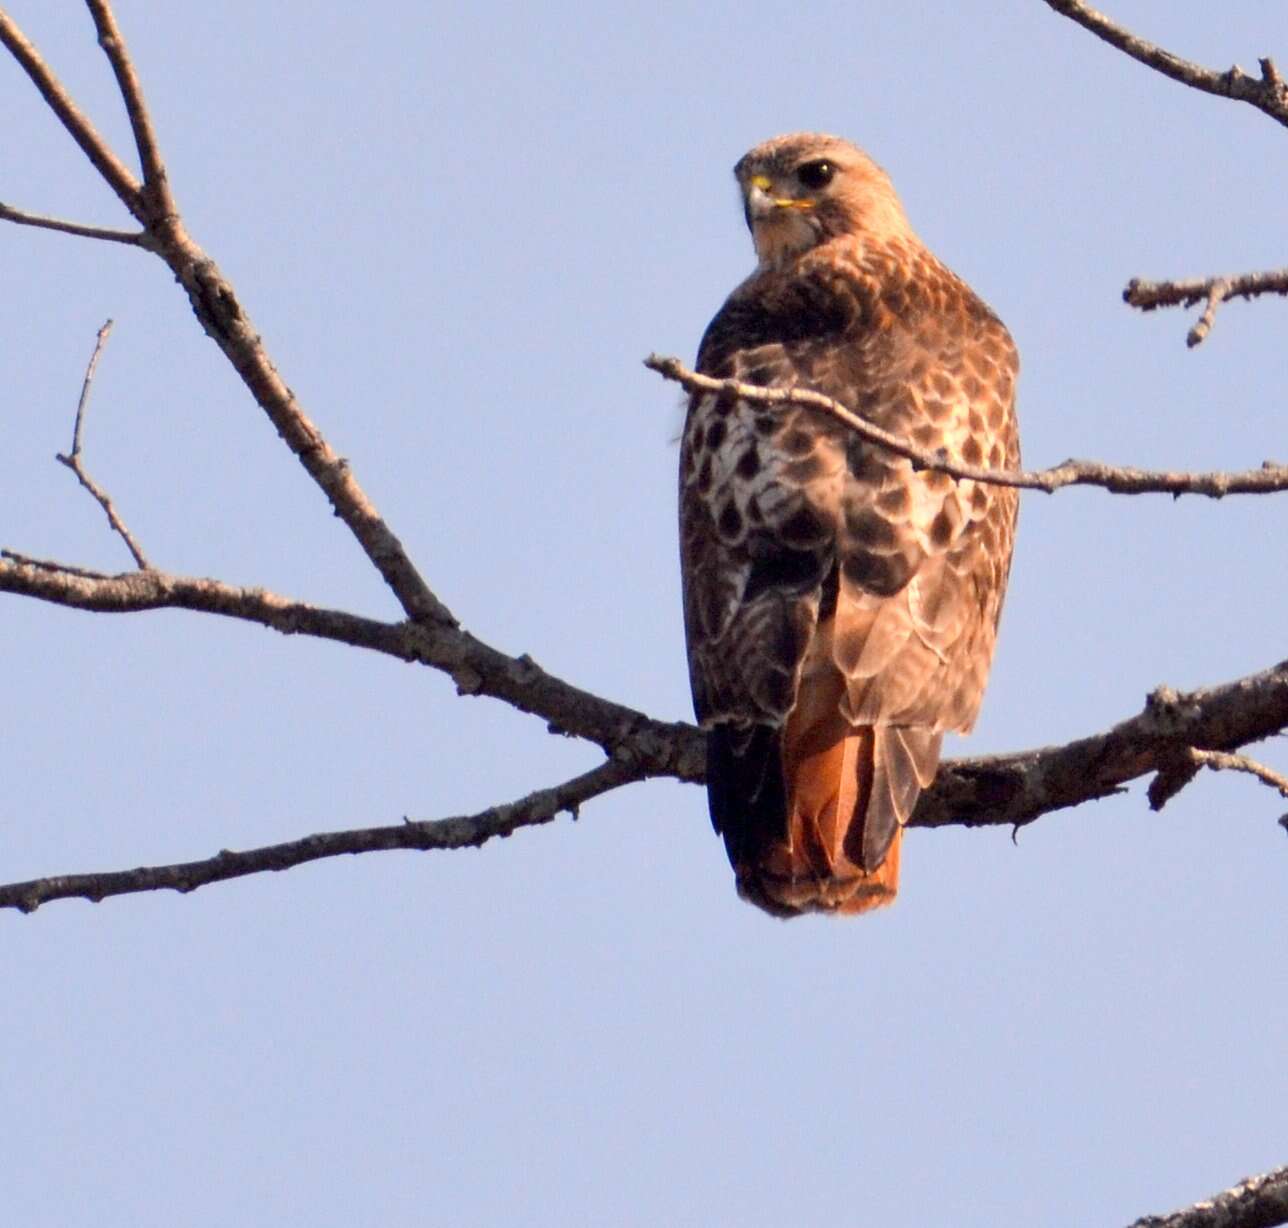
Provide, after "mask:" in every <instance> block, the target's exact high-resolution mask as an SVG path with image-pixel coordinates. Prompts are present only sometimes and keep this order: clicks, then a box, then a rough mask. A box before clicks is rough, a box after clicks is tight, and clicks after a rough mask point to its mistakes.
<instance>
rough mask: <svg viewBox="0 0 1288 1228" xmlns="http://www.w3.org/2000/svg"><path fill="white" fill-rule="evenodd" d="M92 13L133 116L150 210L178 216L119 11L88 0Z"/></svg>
mask: <svg viewBox="0 0 1288 1228" xmlns="http://www.w3.org/2000/svg"><path fill="white" fill-rule="evenodd" d="M85 2H86V4H87V5H88V6H89V11H90V15H91V16H92V17H93V18H94V25H95V27H96V28H97V30H98V45H99V46H100V47H102V49H103V53H104V54H105V55H106V56H107V59H108V62H109V63H110V64H111V65H112V71H113V73H115V74H116V84H117V87H118V88H119V89H120V91H121V98H122V100H123V101H124V103H125V110H126V114H128V115H129V117H130V128H131V129H132V130H133V132H134V145H135V148H136V149H137V150H138V152H139V164H140V165H141V166H142V167H143V196H144V199H145V201H146V202H147V206H148V213H149V216H150V218H151V219H152V221H153V223H154V224H155V223H156V222H158V221H161V220H163V219H166V218H170V217H177V216H178V213H179V209H178V207H177V206H176V205H175V203H174V197H173V196H172V195H171V193H170V180H169V176H168V175H167V174H166V169H165V163H164V161H163V160H162V158H161V150H160V147H159V146H158V145H157V136H156V130H155V129H154V128H153V125H152V116H151V114H150V113H149V111H148V105H147V103H146V102H145V101H144V98H143V86H142V85H141V84H140V82H139V77H138V73H136V72H135V71H134V63H133V61H132V60H131V59H130V55H129V51H128V50H127V48H126V46H125V40H124V39H123V38H122V37H121V31H120V28H119V27H118V26H117V24H116V15H115V14H114V13H113V12H112V6H111V4H109V3H108V2H107V0H85Z"/></svg>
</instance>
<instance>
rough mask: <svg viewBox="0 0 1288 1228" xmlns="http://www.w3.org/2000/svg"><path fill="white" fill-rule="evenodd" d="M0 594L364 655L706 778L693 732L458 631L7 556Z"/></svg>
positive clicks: (181, 580) (146, 575)
mask: <svg viewBox="0 0 1288 1228" xmlns="http://www.w3.org/2000/svg"><path fill="white" fill-rule="evenodd" d="M0 592H10V593H15V594H20V595H22V596H27V597H34V598H36V599H37V600H40V601H48V602H50V603H52V604H54V605H61V606H68V607H71V608H72V609H79V610H92V611H97V612H99V613H114V614H124V613H131V612H135V611H142V610H160V609H182V610H196V611H201V612H203V613H207V614H218V615H222V616H224V617H228V618H237V619H242V620H244V621H246V622H252V623H258V624H259V625H260V626H264V627H270V628H272V629H273V630H275V631H280V632H281V633H282V634H284V635H310V636H314V637H316V638H318V639H325V640H332V641H334V642H337V643H342V644H349V645H352V646H353V647H355V648H367V649H370V650H372V651H374V652H380V653H384V654H385V655H386V656H391V657H396V658H398V659H399V660H401V661H410V662H416V663H418V664H421V665H428V666H430V667H432V668H434V669H437V670H441V671H442V672H444V673H446V674H448V675H449V676H450V677H451V678H452V680H453V682H455V684H456V688H457V690H458V692H460V693H461V694H462V695H488V696H491V697H492V698H494V699H499V700H502V701H503V702H505V703H507V704H509V705H510V706H511V707H513V708H517V709H518V710H519V711H520V712H527V713H529V714H531V715H534V716H538V717H540V718H542V719H543V720H545V721H546V723H547V724H548V725H549V726H550V730H551V732H552V733H559V734H567V735H571V736H573V737H578V738H584V739H586V740H587V741H590V742H594V743H595V744H596V745H598V746H600V747H601V748H602V749H603V750H604V753H605V754H607V755H609V756H610V757H617V756H620V755H622V754H625V755H628V756H630V757H632V758H633V759H634V760H635V761H637V762H639V763H640V764H642V765H643V766H644V768H645V769H646V774H647V775H657V776H675V777H677V778H678V779H680V780H694V781H700V780H702V779H703V774H702V773H703V766H702V765H703V761H704V755H705V751H704V749H703V745H702V739H701V736H700V735H699V734H698V731H697V730H696V729H694V728H693V726H692V725H687V724H684V723H682V722H676V723H669V722H665V721H657V720H653V719H652V718H651V717H648V716H646V715H645V714H644V713H642V712H638V711H636V710H635V709H634V708H628V707H626V706H625V705H623V704H617V703H613V702H612V701H611V700H607V699H601V698H600V697H599V696H598V695H593V694H591V693H590V692H589V691H583V690H581V689H580V688H578V687H575V686H572V685H571V684H569V683H567V682H564V681H563V680H562V679H560V678H556V677H555V676H554V675H552V674H549V673H547V672H546V671H545V670H543V669H542V668H541V667H540V666H539V665H538V664H537V663H536V662H535V661H533V660H532V658H531V657H529V656H527V655H526V654H524V655H522V656H517V657H511V656H507V655H506V654H505V653H502V652H499V651H498V650H497V649H495V648H493V647H491V646H490V645H489V644H485V643H484V642H483V641H482V640H479V639H477V638H476V637H475V636H473V635H471V634H470V633H469V632H468V631H465V630H462V629H461V628H459V627H457V626H454V625H453V626H447V625H443V624H437V623H423V622H415V621H412V620H410V619H408V620H406V621H404V622H398V623H386V622H380V621H378V620H376V619H372V618H363V617H361V616H359V615H356V614H348V613H345V612H343V611H340V610H328V609H322V608H319V607H317V606H312V605H308V604H306V603H305V602H301V601H293V600H291V599H289V598H287V597H282V596H279V595H278V594H276V593H271V592H268V591H266V590H264V589H261V588H241V587H238V586H236V585H232V584H225V583H223V582H222V581H219V580H209V579H199V578H195V577H191V576H176V575H170V574H168V573H166V572H162V571H156V570H148V571H133V572H127V573H125V574H124V575H119V576H106V575H102V574H100V573H97V572H91V571H87V570H85V569H83V568H76V567H67V566H64V565H63V564H60V563H54V562H50V561H47V560H41V559H32V558H29V557H27V556H25V555H21V554H17V553H15V552H14V551H11V550H3V551H0Z"/></svg>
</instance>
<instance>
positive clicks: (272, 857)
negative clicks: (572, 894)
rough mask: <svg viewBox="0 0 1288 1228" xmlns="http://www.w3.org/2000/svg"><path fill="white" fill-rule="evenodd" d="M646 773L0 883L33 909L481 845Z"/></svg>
mask: <svg viewBox="0 0 1288 1228" xmlns="http://www.w3.org/2000/svg"><path fill="white" fill-rule="evenodd" d="M647 774H648V773H647V772H644V771H641V770H640V769H639V768H638V767H636V766H633V765H631V764H630V763H628V762H627V761H626V760H624V759H609V760H608V761H607V762H606V763H602V764H600V765H599V767H597V768H594V769H592V770H591V771H589V772H585V773H583V774H582V775H580V776H575V777H573V779H571V780H567V781H565V782H564V783H563V784H560V785H555V786H553V787H552V788H549V789H538V790H537V791H536V792H535V793H529V794H528V795H527V796H526V797H521V798H519V800H518V801H515V802H509V803H507V804H504V805H500V806H489V807H488V809H486V810H482V811H480V812H479V813H478V814H472V815H464V816H461V817H458V818H451V819H436V820H429V821H423V822H415V821H413V820H411V819H406V820H404V821H403V822H402V823H399V824H397V825H394V826H389V827H367V828H359V829H355V830H353V831H333V832H325V833H321V834H318V835H313V836H305V837H304V838H303V839H301V840H291V841H288V842H287V843H285V844H270V845H266V846H264V847H262V848H255V849H247V850H245V851H244V852H233V851H232V850H230V849H222V850H221V851H220V852H219V853H217V854H216V855H215V856H214V857H211V858H208V859H207V860H205V861H188V862H181V863H179V864H177V865H167V866H140V867H139V868H138V869H135V870H118V871H109V872H107V873H102V874H60V875H56V876H54V877H52V878H40V879H33V880H32V881H30V882H25V883H10V884H7V885H5V886H0V908H17V909H19V910H21V911H22V912H27V913H29V912H35V911H36V909H37V908H39V907H40V905H41V904H45V903H48V902H49V901H50V900H65V899H72V898H75V897H79V898H81V899H86V900H91V901H93V902H94V903H98V902H99V901H100V900H103V899H106V898H107V897H108V896H112V895H130V894H134V893H136V892H140V891H160V890H164V889H169V890H173V891H179V892H188V891H195V890H196V889H197V888H198V887H204V886H206V885H207V884H208V883H219V882H224V881H225V880H227V879H230V878H242V877H244V876H245V875H247V874H261V873H263V872H265V871H267V870H288V869H290V868H291V867H293V866H299V865H304V864H305V863H306V862H310V861H318V860H320V859H322V858H324V857H339V856H342V855H343V854H346V853H375V852H384V851H387V850H389V849H416V850H420V851H427V850H429V849H459V848H475V847H477V846H479V845H481V844H484V843H485V842H487V841H488V840H491V839H494V838H495V837H497V836H508V835H510V833H511V832H513V831H516V830H517V829H518V828H520V827H532V826H535V825H536V824H539V823H549V822H550V821H551V820H552V819H554V818H555V817H556V815H558V814H560V813H561V812H562V811H565V810H566V811H568V812H569V813H570V814H572V816H573V817H574V818H576V817H577V814H578V810H579V808H580V806H581V804H582V803H583V802H586V801H589V800H590V799H591V798H593V797H598V796H599V795H600V794H601V793H607V792H608V791H609V790H611V789H616V788H617V787H619V786H620V785H623V784H627V783H629V782H631V781H634V780H642V779H644V777H645V776H647Z"/></svg>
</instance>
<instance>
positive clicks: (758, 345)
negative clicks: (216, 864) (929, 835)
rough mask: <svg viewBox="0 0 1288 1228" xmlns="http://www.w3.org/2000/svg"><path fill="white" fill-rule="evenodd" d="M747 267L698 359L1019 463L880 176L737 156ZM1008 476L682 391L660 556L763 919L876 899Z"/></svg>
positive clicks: (986, 646) (964, 666)
mask: <svg viewBox="0 0 1288 1228" xmlns="http://www.w3.org/2000/svg"><path fill="white" fill-rule="evenodd" d="M734 174H735V175H736V176H737V180H738V186H739V188H740V189H741V191H742V198H743V208H744V211H745V214H746V218H747V225H748V226H749V227H750V229H751V234H752V239H753V241H754V243H755V248H756V255H757V257H758V260H759V264H758V266H757V268H756V270H755V271H754V272H753V273H752V274H751V276H750V277H748V278H747V280H746V281H744V282H743V283H742V284H741V285H740V286H738V288H737V289H736V290H734V292H733V293H732V294H731V295H730V296H729V298H728V300H727V301H726V302H725V304H724V306H723V307H722V308H721V309H720V311H719V313H718V314H717V315H716V317H715V319H714V320H712V321H711V323H710V325H709V326H708V327H707V331H706V334H705V335H704V337H703V338H702V344H701V347H700V349H699V352H698V362H697V369H698V370H699V371H700V372H702V373H704V374H706V375H710V376H713V377H716V378H718V379H735V380H739V381H742V382H744V383H747V384H753V385H759V386H762V387H769V388H802V389H813V390H815V391H817V392H820V393H824V394H825V395H827V396H829V397H833V398H835V399H836V400H838V401H840V402H842V403H843V404H844V405H845V406H846V407H848V408H849V409H850V410H852V411H853V412H854V413H856V414H858V415H860V416H861V417H864V418H866V419H868V420H869V421H871V422H873V423H875V424H877V425H878V426H881V427H883V428H885V429H886V430H887V431H890V432H892V433H894V434H896V435H898V436H900V437H901V438H904V439H906V440H909V441H910V442H912V443H914V444H918V445H920V446H921V447H923V448H927V449H929V450H931V451H933V452H938V451H940V450H942V454H943V455H945V456H946V457H948V458H949V459H951V460H955V461H959V462H965V463H967V464H970V465H977V466H984V467H988V468H995V469H1001V468H1015V467H1017V466H1018V464H1019V455H1020V454H1019V439H1018V434H1017V430H1016V422H1015V414H1014V401H1015V380H1016V374H1017V370H1018V359H1017V356H1016V352H1015V346H1014V345H1013V343H1012V341H1011V338H1010V335H1009V334H1008V333H1007V331H1006V328H1005V326H1004V325H1003V324H1002V322H1001V321H1000V320H999V319H998V318H997V316H995V315H994V314H993V312H992V311H991V310H989V308H988V307H987V306H986V305H985V304H984V303H983V302H982V301H981V300H980V299H979V298H978V297H976V295H975V294H974V293H973V292H972V291H971V289H970V287H969V286H967V285H966V284H965V283H964V282H963V281H962V280H961V279H960V278H959V277H957V276H956V275H955V274H953V273H952V272H950V271H949V270H948V269H947V268H945V267H944V266H943V265H942V264H940V262H939V261H938V260H937V259H935V257H934V256H933V255H931V253H930V252H929V251H928V250H927V249H926V248H925V246H923V244H922V243H921V240H920V239H918V238H917V236H916V234H914V233H913V230H912V228H911V226H910V225H909V224H908V220H907V218H906V216H905V215H904V211H903V207H902V206H901V205H900V203H899V199H898V197H897V196H896V195H895V192H894V189H893V187H892V186H891V184H890V180H889V178H888V177H887V176H886V174H885V172H884V171H882V170H881V168H880V167H878V166H877V165H876V164H875V163H874V162H873V161H872V160H871V159H870V158H868V156H867V155H866V154H864V153H863V152H862V151H861V150H859V149H857V148H856V147H855V146H853V145H851V144H850V143H849V142H848V141H843V140H840V139H838V138H836V137H831V136H822V135H818V134H815V133H798V134H794V135H791V136H781V137H777V138H775V139H774V140H771V141H766V142H765V143H764V144H763V145H758V146H756V148H755V149H753V150H751V152H750V153H748V154H747V155H746V156H745V157H744V158H742V160H741V161H740V162H739V163H738V164H737V166H736V167H735V168H734ZM1016 502H1017V500H1016V492H1015V491H1014V490H1012V489H1009V488H1006V487H1001V486H995V485H990V484H987V483H980V482H972V481H958V480H955V479H953V478H951V477H949V476H947V475H945V474H943V473H939V472H934V471H922V472H915V471H914V470H913V467H912V464H911V463H910V462H909V461H908V460H906V459H904V458H903V457H900V456H898V455H896V454H895V453H893V452H891V451H890V450H888V449H885V448H882V447H880V446H877V445H874V444H871V443H868V442H867V441H865V440H864V439H862V438H861V437H860V436H859V435H858V434H856V433H855V432H854V431H853V430H852V429H851V428H849V427H847V426H845V425H844V424H843V423H842V422H840V421H839V420H838V419H837V418H835V417H833V416H832V415H830V414H828V413H827V412H826V411H823V410H820V409H815V408H807V407H802V406H795V405H790V404H776V405H769V404H764V403H757V402H754V401H751V400H749V399H745V398H741V397H738V396H735V395H730V394H729V393H728V392H725V393H720V394H716V393H709V392H697V393H694V394H693V395H692V396H691V397H690V399H689V404H688V413H687V417H686V420H685V425H684V433H683V436H682V439H681V448H680V549H681V566H682V571H683V583H684V621H685V631H686V635H687V639H688V649H689V673H690V679H691V681H692V686H693V703H694V707H695V709H696V711H697V716H698V719H699V721H700V722H701V724H702V726H703V728H704V729H705V730H706V731H707V789H708V795H709V801H710V808H711V819H712V822H713V823H714V825H715V828H716V831H717V832H719V833H720V834H721V835H722V836H723V837H724V842H725V847H726V849H727V851H728V854H729V860H730V862H731V863H732V865H733V868H734V872H735V875H736V878H737V886H738V891H739V894H741V895H742V896H743V897H744V898H746V899H748V900H750V901H751V902H752V903H754V904H756V905H758V906H759V907H761V908H763V909H764V910H765V911H766V912H769V913H773V914H775V915H778V916H795V915H798V914H800V913H804V912H812V911H823V912H842V913H857V912H865V911H867V910H868V909H871V908H876V907H879V906H880V905H882V904H887V903H889V902H890V901H891V900H892V899H893V898H894V896H895V892H896V890H897V889H898V882H899V843H900V836H901V833H902V827H903V825H904V824H905V823H906V822H907V820H908V817H909V815H911V813H912V811H913V807H914V806H915V805H916V801H917V797H918V795H919V794H920V792H921V791H922V790H923V789H925V788H926V787H927V786H929V784H930V783H931V781H932V780H934V777H935V771H936V768H937V766H938V762H939V751H940V743H941V741H942V739H943V734H944V731H945V730H947V729H954V730H961V731H963V732H965V731H967V730H969V729H970V727H971V726H972V724H973V723H974V721H975V716H976V713H977V712H978V711H979V705H980V700H981V698H982V696H983V692H984V684H985V680H986V679H987V677H988V671H989V666H990V664H991V662H992V659H993V646H994V642H995V638H996V630H997V620H998V614H999V612H1000V610H1001V605H1002V597H1003V594H1004V592H1005V589H1006V580H1007V573H1008V571H1009V569H1010V562H1011V545H1012V541H1013V539H1014V531H1015V514H1016Z"/></svg>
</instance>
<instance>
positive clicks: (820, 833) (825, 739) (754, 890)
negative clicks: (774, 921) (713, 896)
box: [708, 713, 942, 916]
mask: <svg viewBox="0 0 1288 1228" xmlns="http://www.w3.org/2000/svg"><path fill="white" fill-rule="evenodd" d="M795 715H796V714H795V713H794V714H793V716H795ZM754 728H755V730H756V731H757V732H756V734H755V735H753V736H752V738H751V743H753V744H754V743H757V742H759V743H761V744H760V745H752V744H749V745H747V746H746V747H745V749H746V751H748V752H753V753H748V754H746V755H745V756H738V755H735V756H733V757H734V758H736V759H738V760H740V761H741V765H740V766H741V767H742V778H743V779H742V783H744V784H745V783H746V782H747V781H748V777H747V773H748V771H749V770H750V769H751V768H752V765H753V764H758V765H759V766H760V767H761V771H762V776H761V778H760V779H759V780H758V781H757V782H756V783H757V785H758V787H757V788H756V789H755V790H754V793H753V794H752V795H748V794H747V793H743V795H742V796H741V797H738V796H736V795H737V794H739V793H742V790H740V789H738V787H737V785H738V783H739V782H738V781H737V780H735V779H732V778H731V777H730V776H729V775H728V774H724V773H721V772H720V767H721V765H720V763H719V762H718V756H715V755H713V756H712V763H711V765H710V767H709V769H708V770H709V774H710V775H711V777H712V780H713V784H712V789H713V793H712V799H713V808H712V809H713V817H715V818H717V827H718V829H719V830H721V831H722V832H723V833H724V836H725V844H726V847H727V848H728V851H729V859H730V861H731V862H732V863H733V867H734V870H735V873H736V875H737V880H738V890H739V892H740V893H741V894H742V895H743V896H744V897H745V898H747V899H748V900H750V901H751V902H752V903H754V904H757V905H759V906H760V907H761V908H763V909H764V910H765V911H766V912H770V913H773V914H775V915H777V916H796V915H798V914H800V913H802V912H815V911H822V912H839V913H861V912H867V911H869V910H870V909H874V908H880V907H881V906H882V905H884V904H889V903H890V902H891V901H892V900H893V899H894V897H895V894H896V893H897V891H898V889H899V846H900V840H901V837H902V834H903V825H904V824H905V823H906V822H907V820H908V817H909V816H910V815H911V814H912V811H913V808H914V807H915V806H916V804H917V798H918V796H919V795H920V793H921V791H922V789H924V788H925V787H927V786H928V785H929V784H930V782H931V781H932V780H933V779H934V776H935V769H936V767H937V766H938V762H939V747H940V742H941V740H942V735H941V734H939V733H937V732H933V731H931V730H929V729H916V728H904V727H897V726H886V725H878V726H871V725H863V726H853V725H848V724H842V723H841V722H840V718H839V717H838V718H835V719H834V720H833V721H831V722H827V723H826V724H824V725H822V726H819V725H816V726H813V727H808V728H804V729H802V728H801V727H800V723H799V722H797V721H794V720H793V719H789V720H788V722H787V725H786V727H785V728H784V729H783V730H782V731H781V733H780V731H778V730H771V729H770V728H769V727H767V726H756V727H754ZM771 738H772V741H773V743H774V745H773V746H772V748H771V747H770V746H769V745H766V744H765V743H766V742H768V741H769V740H770V739H771ZM729 749H733V748H732V747H729ZM771 749H772V750H773V751H776V752H777V754H776V755H772V756H770V755H766V754H765V752H766V751H770V750H771ZM755 751H758V752H760V753H759V754H756V753H754V752H755ZM767 759H768V763H766V760H767ZM775 759H778V763H775V762H774V760H775ZM779 764H781V774H780V773H779V772H776V771H774V770H773V769H774V767H778V766H779ZM766 768H767V769H768V770H765V769H766ZM717 777H722V778H723V780H724V782H725V785H724V786H723V787H722V786H720V785H718V784H716V783H715V781H716V778H717ZM729 785H732V786H733V787H732V788H729V787H728V786H729ZM717 792H720V793H721V794H723V798H722V800H723V802H724V805H723V806H722V810H723V811H724V815H723V816H722V817H723V822H722V821H721V817H720V816H717V815H716V808H715V805H714V802H715V798H716V794H717Z"/></svg>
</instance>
